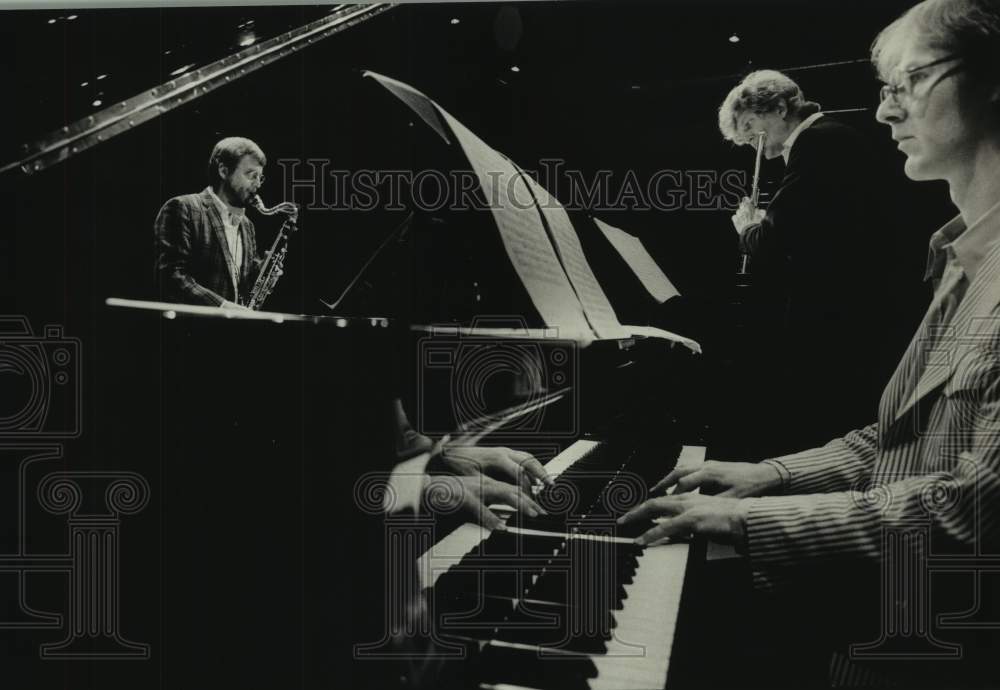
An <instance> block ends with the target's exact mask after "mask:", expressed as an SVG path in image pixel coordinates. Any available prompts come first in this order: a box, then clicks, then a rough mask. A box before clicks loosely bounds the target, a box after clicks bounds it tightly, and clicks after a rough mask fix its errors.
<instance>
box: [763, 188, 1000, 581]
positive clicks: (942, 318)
mask: <svg viewBox="0 0 1000 690" xmlns="http://www.w3.org/2000/svg"><path fill="white" fill-rule="evenodd" d="M998 238H1000V204H997V205H996V206H994V207H993V208H992V209H991V210H990V211H989V212H987V213H986V215H985V216H983V218H981V219H980V220H979V221H977V222H975V223H973V224H972V225H971V226H970V227H968V228H966V226H965V224H964V223H963V222H962V219H961V217H959V218H956V219H954V220H953V221H951V222H950V223H948V224H947V225H945V226H944V227H943V228H941V229H940V230H938V232H936V233H935V234H934V236H933V237H932V238H931V247H930V260H929V262H928V278H929V279H932V280H933V281H934V285H935V295H934V299H933V301H932V302H931V305H930V307H929V309H928V311H927V314H926V316H925V317H924V320H923V321H922V322H921V324H920V328H919V329H918V331H917V333H916V335H915V336H914V338H913V340H912V341H911V343H910V345H909V347H908V349H907V351H906V353H905V354H904V355H903V358H902V360H901V361H900V363H899V366H898V367H897V369H896V372H895V373H894V374H893V376H892V378H891V380H890V381H889V384H888V385H887V387H886V388H885V391H884V392H883V394H882V399H881V402H880V404H879V413H878V421H877V422H876V423H875V424H872V425H870V426H867V427H865V428H863V429H860V430H857V431H852V432H851V433H849V434H847V435H846V436H844V437H843V438H839V439H835V440H833V441H831V442H830V443H828V444H827V445H825V446H823V447H821V448H815V449H812V450H808V451H805V452H802V453H796V454H793V455H788V456H784V457H780V458H775V459H771V460H767V461H765V462H768V463H770V464H772V465H774V466H775V467H776V468H777V469H778V472H779V473H780V474H781V475H782V478H783V480H784V486H783V490H782V492H781V495H777V496H766V497H761V498H755V499H746V500H748V501H750V505H749V506H748V513H747V549H748V554H749V556H750V560H751V564H752V566H753V570H754V577H755V581H756V583H757V585H758V586H761V587H765V588H767V587H772V586H775V585H777V584H779V583H780V582H781V581H782V580H784V579H786V578H789V577H794V576H795V566H796V565H797V564H800V563H809V564H816V563H820V562H823V561H827V560H830V561H833V560H836V561H843V560H845V559H855V558H857V559H878V558H880V557H881V552H882V539H883V535H884V534H886V533H887V532H888V531H892V530H903V529H912V528H914V527H916V528H918V529H929V530H931V531H932V532H933V533H936V535H935V540H937V539H938V538H939V537H938V536H937V535H943V536H945V537H948V538H950V539H952V540H955V541H957V542H958V543H961V544H973V543H976V544H978V545H979V546H980V549H981V551H980V553H989V552H991V551H992V552H994V553H995V552H997V550H998V549H997V548H996V547H997V546H998V545H1000V534H998V528H1000V306H998V305H1000V242H998V241H997V240H998ZM820 365H821V363H820ZM921 525H923V526H925V527H923V528H921V527H920V526H921Z"/></svg>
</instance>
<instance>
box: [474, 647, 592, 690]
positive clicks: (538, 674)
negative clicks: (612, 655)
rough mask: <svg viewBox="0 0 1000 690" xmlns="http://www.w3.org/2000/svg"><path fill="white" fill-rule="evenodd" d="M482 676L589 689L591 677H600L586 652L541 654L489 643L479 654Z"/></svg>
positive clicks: (570, 689) (569, 689) (534, 685)
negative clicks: (583, 653)
mask: <svg viewBox="0 0 1000 690" xmlns="http://www.w3.org/2000/svg"><path fill="white" fill-rule="evenodd" d="M480 669H481V677H480V680H481V681H482V682H484V683H492V684H499V683H505V684H509V685H520V686H522V687H527V688H539V690H547V689H548V688H553V689H556V688H558V689H559V690H586V688H587V687H588V683H587V681H588V679H590V678H596V677H597V667H596V666H594V662H593V661H591V660H590V659H589V658H588V657H586V656H585V655H579V654H572V655H571V654H558V655H557V654H552V655H545V656H542V655H540V653H539V652H537V651H533V650H526V649H509V648H505V647H500V646H495V645H488V646H487V647H486V648H485V649H484V650H483V653H482V655H481V656H480Z"/></svg>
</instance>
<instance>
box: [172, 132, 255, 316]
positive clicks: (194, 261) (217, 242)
mask: <svg viewBox="0 0 1000 690" xmlns="http://www.w3.org/2000/svg"><path fill="white" fill-rule="evenodd" d="M266 164H267V158H266V157H265V155H264V152H263V151H262V150H261V148H260V147H259V146H258V145H257V144H256V143H254V142H253V141H251V140H250V139H246V138H243V137H226V138H225V139H222V140H221V141H219V143H217V144H216V145H215V147H214V148H213V149H212V155H211V156H210V157H209V160H208V181H209V184H208V186H207V187H205V189H204V190H202V191H201V192H200V193H197V194H185V195H182V196H176V197H174V198H172V199H169V200H168V201H167V202H166V203H165V204H164V205H163V207H162V208H161V209H160V212H159V214H158V215H157V216H156V223H155V255H156V275H157V282H158V287H159V292H160V296H161V299H163V300H165V301H168V302H184V303H188V304H203V305H208V306H218V307H227V308H244V307H245V305H246V304H247V300H248V299H249V297H250V293H251V290H252V288H253V285H254V282H255V281H256V279H257V275H258V273H259V271H260V266H261V263H262V260H261V259H260V257H259V256H258V254H257V238H256V234H255V232H254V225H253V222H252V221H251V220H250V219H249V218H248V217H247V215H246V208H247V207H248V206H250V205H251V204H252V200H253V198H254V196H255V195H256V194H257V190H259V189H260V186H261V185H262V184H263V183H264V166H265V165H266Z"/></svg>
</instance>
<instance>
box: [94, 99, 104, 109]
mask: <svg viewBox="0 0 1000 690" xmlns="http://www.w3.org/2000/svg"><path fill="white" fill-rule="evenodd" d="M91 105H92V106H94V107H95V108H100V107H101V106H102V105H104V101H102V100H101V99H100V98H98V99H97V100H96V101H94V102H93V103H91Z"/></svg>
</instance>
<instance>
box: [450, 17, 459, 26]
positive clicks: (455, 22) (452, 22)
mask: <svg viewBox="0 0 1000 690" xmlns="http://www.w3.org/2000/svg"><path fill="white" fill-rule="evenodd" d="M460 23H461V20H460V19H459V18H458V17H454V18H453V19H452V20H451V25H452V26H455V25H456V24H460Z"/></svg>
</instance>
